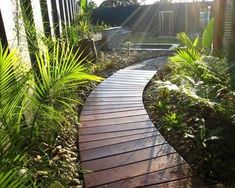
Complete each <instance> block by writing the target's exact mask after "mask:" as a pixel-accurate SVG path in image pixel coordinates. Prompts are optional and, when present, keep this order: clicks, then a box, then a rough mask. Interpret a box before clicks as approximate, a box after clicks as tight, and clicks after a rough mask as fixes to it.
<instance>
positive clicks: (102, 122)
mask: <svg viewBox="0 0 235 188" xmlns="http://www.w3.org/2000/svg"><path fill="white" fill-rule="evenodd" d="M144 120H146V121H148V120H149V116H148V115H138V116H131V117H120V118H113V119H102V120H93V121H83V122H81V125H82V126H87V127H93V126H104V125H115V124H122V123H132V122H137V121H144Z"/></svg>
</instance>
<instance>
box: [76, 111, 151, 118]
mask: <svg viewBox="0 0 235 188" xmlns="http://www.w3.org/2000/svg"><path fill="white" fill-rule="evenodd" d="M145 114H146V111H145V110H144V109H142V110H132V111H124V112H113V113H106V114H97V115H83V116H81V118H80V121H91V120H100V119H112V118H118V117H128V116H136V115H145Z"/></svg>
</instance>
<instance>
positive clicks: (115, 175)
mask: <svg viewBox="0 0 235 188" xmlns="http://www.w3.org/2000/svg"><path fill="white" fill-rule="evenodd" d="M181 164H185V161H184V160H183V158H182V157H180V155H178V154H177V153H173V154H170V155H166V156H162V157H157V158H154V159H150V160H146V161H141V162H138V163H133V164H129V165H125V166H120V167H116V168H112V169H108V170H103V171H98V172H95V173H90V174H87V175H85V184H86V187H92V186H97V185H104V184H107V183H110V182H115V181H120V180H123V181H122V182H121V183H120V182H119V186H118V187H137V186H139V184H140V183H142V185H143V184H144V185H148V184H149V182H148V181H156V180H154V179H153V177H151V176H150V177H151V178H149V177H148V175H149V173H152V172H155V173H153V174H151V175H152V176H153V175H154V176H155V177H156V174H158V173H157V171H160V170H163V169H166V168H170V167H174V166H178V165H181ZM182 167H183V166H182ZM185 167H188V165H185V166H184V168H185ZM175 171H177V167H176V168H175V169H174V172H175ZM171 172H172V171H171ZM183 172H184V171H183V170H182V173H175V174H176V176H179V175H181V174H183V175H184V176H188V174H189V173H190V172H191V168H190V167H188V168H187V171H186V173H183ZM164 173H167V172H165V171H164ZM141 175H144V177H145V178H147V179H146V180H147V182H145V181H143V179H142V178H139V179H141V180H142V181H140V180H139V181H138V178H135V177H136V176H141ZM159 175H161V176H163V173H160V174H159ZM146 176H147V177H146ZM172 176H173V173H172V174H170V173H169V176H166V175H165V174H164V176H163V177H164V178H166V179H169V178H171V177H172ZM158 177H159V176H158ZM128 178H131V179H129V180H126V181H125V179H128ZM134 180H136V181H134ZM117 185H118V183H117V182H115V184H113V185H112V186H113V187H114V186H117Z"/></svg>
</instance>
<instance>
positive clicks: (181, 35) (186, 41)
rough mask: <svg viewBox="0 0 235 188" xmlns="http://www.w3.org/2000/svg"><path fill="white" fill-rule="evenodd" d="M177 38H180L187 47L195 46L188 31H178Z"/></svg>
mask: <svg viewBox="0 0 235 188" xmlns="http://www.w3.org/2000/svg"><path fill="white" fill-rule="evenodd" d="M177 38H178V39H179V40H180V42H181V43H182V44H183V45H185V46H186V47H187V48H192V47H194V45H193V43H192V41H191V40H190V38H189V37H188V36H187V35H186V33H184V32H182V33H178V34H177Z"/></svg>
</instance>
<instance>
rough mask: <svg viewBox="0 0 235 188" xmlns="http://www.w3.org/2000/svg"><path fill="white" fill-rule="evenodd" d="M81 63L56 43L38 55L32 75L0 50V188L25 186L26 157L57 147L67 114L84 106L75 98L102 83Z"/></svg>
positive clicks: (5, 52) (15, 58)
mask: <svg viewBox="0 0 235 188" xmlns="http://www.w3.org/2000/svg"><path fill="white" fill-rule="evenodd" d="M79 59H81V58H80V57H79V55H77V54H73V49H70V48H69V47H68V45H63V44H61V43H60V44H59V43H58V42H56V43H54V44H53V47H52V50H51V49H50V51H49V50H48V49H45V51H44V52H39V53H37V54H36V63H37V67H38V70H37V71H34V69H30V70H28V71H26V70H27V69H25V68H24V67H23V66H22V64H21V61H20V59H19V58H18V56H17V54H16V52H15V51H11V52H9V50H8V49H6V50H4V49H3V47H2V45H1V44H0V177H1V178H2V179H1V180H0V187H3V186H2V185H4V187H12V186H11V185H12V182H15V181H19V182H21V181H23V180H22V177H20V176H17V175H16V174H18V173H19V171H20V170H21V169H22V168H23V167H24V166H27V164H28V162H27V161H26V160H25V156H27V155H28V154H30V151H31V150H32V149H35V147H36V148H37V143H40V142H47V143H48V142H52V141H53V140H54V139H55V137H56V135H57V134H58V133H59V132H60V130H61V128H62V127H63V126H68V124H67V123H66V122H67V120H66V117H65V113H64V111H66V112H67V113H71V114H72V113H75V110H76V109H75V108H74V106H76V104H77V103H82V101H81V100H79V99H78V98H76V95H74V94H73V93H76V92H79V91H77V87H78V86H79V85H83V84H86V83H87V82H89V81H99V80H100V78H98V77H96V76H93V75H90V74H88V73H87V72H88V70H87V68H86V67H85V66H84V63H83V60H79ZM82 64H83V65H82ZM26 174H28V173H26ZM25 177H28V176H27V175H25ZM20 178H21V179H20ZM26 180H27V181H26ZM26 180H25V181H26V183H27V182H29V180H30V178H29V179H27V178H26ZM5 185H6V186H5ZM8 185H9V186H8ZM16 185H18V184H16ZM22 185H24V184H23V183H22ZM13 187H14V186H13ZM15 187H17V186H15Z"/></svg>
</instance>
